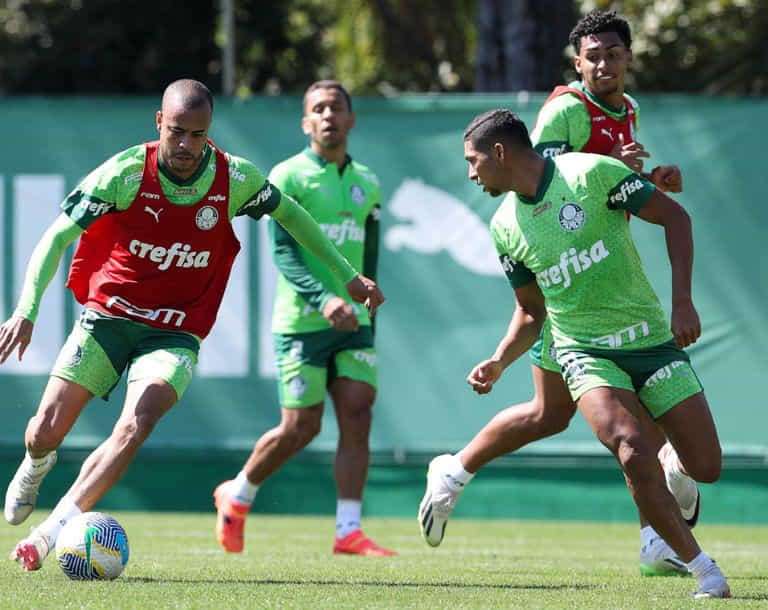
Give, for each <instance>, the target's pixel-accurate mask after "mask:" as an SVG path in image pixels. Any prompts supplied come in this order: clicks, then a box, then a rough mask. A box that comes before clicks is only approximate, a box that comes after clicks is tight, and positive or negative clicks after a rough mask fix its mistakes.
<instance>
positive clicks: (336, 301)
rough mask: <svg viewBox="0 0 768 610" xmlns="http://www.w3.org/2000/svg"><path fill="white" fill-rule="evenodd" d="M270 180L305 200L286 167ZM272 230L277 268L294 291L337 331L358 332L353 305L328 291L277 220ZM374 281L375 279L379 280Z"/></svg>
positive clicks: (271, 223) (274, 173) (281, 166)
mask: <svg viewBox="0 0 768 610" xmlns="http://www.w3.org/2000/svg"><path fill="white" fill-rule="evenodd" d="M269 181H270V182H271V183H272V184H274V185H275V186H276V187H277V188H279V189H280V191H281V192H282V193H284V194H286V195H290V196H291V197H293V198H294V200H296V202H297V203H298V202H300V201H301V188H300V186H299V185H298V184H296V182H295V180H294V176H293V174H292V173H291V171H290V170H289V169H288V168H286V167H285V166H283V165H278V166H276V167H275V168H274V169H273V170H272V171H271V172H270V174H269ZM269 231H270V237H271V238H272V252H273V259H274V261H275V266H276V267H277V268H278V270H279V271H280V273H281V274H282V275H283V277H284V278H285V279H286V281H287V282H288V283H289V284H290V285H291V287H292V288H293V290H294V291H295V292H296V293H297V294H299V295H300V296H301V297H302V298H303V299H304V300H305V301H306V302H307V303H309V304H310V305H311V306H312V307H314V308H315V309H317V310H318V311H319V312H321V313H322V314H323V317H324V318H325V319H326V320H328V322H329V323H330V324H331V326H333V328H335V329H336V330H342V331H354V330H357V328H358V321H357V316H356V315H355V312H354V310H353V309H352V306H351V305H349V304H348V303H347V302H346V301H345V300H344V299H342V298H341V297H340V296H338V295H336V294H334V293H333V292H332V291H330V290H328V289H327V288H326V287H325V286H324V285H323V283H322V282H321V281H320V280H319V279H317V278H316V277H315V276H314V275H313V274H312V272H311V271H310V270H309V267H308V266H307V264H306V261H305V260H304V257H303V256H302V255H301V251H300V250H299V244H298V242H297V241H296V239H294V237H293V236H292V235H291V234H290V233H289V232H288V231H286V230H285V228H283V226H282V225H280V224H279V223H277V222H274V221H273V222H270V223H269ZM365 275H367V274H365ZM368 277H370V276H368ZM371 279H374V280H375V278H371Z"/></svg>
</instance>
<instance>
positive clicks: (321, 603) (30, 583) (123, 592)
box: [0, 512, 768, 610]
mask: <svg viewBox="0 0 768 610" xmlns="http://www.w3.org/2000/svg"><path fill="white" fill-rule="evenodd" d="M113 514H114V516H116V517H117V518H118V520H119V521H120V522H121V523H122V524H123V526H124V527H125V529H126V531H127V532H128V538H129V541H130V546H131V559H130V562H129V564H128V567H127V568H126V571H125V572H124V574H123V575H122V576H121V577H120V578H119V579H118V580H116V581H113V582H103V583H100V582H72V581H70V580H68V579H67V578H66V577H65V576H64V574H63V573H62V572H61V571H60V570H59V568H58V565H57V564H56V561H55V558H53V557H49V559H48V561H47V562H46V564H45V566H44V567H43V569H42V570H41V571H40V572H36V573H32V574H27V573H23V572H22V571H21V570H20V569H19V568H18V566H17V565H16V564H15V563H13V562H11V561H2V562H0V608H14V609H21V608H30V609H35V610H37V609H43V608H100V609H102V608H103V609H107V608H108V609H109V610H117V609H118V608H125V609H132V610H133V609H137V608H147V609H156V608H206V609H210V608H216V609H217V608H231V609H239V608H334V609H340V608H430V609H437V608H450V609H454V608H478V609H479V608H483V609H485V608H526V609H527V608H534V609H540V608H542V609H543V608H568V609H569V610H581V609H582V608H601V609H602V608H610V609H614V608H632V609H635V608H654V609H656V608H691V607H697V606H700V605H701V604H706V605H708V606H712V605H720V604H728V607H729V608H736V607H739V608H741V607H743V608H766V607H768V527H734V526H714V525H707V524H706V523H702V525H701V526H700V527H699V528H698V529H697V531H698V534H699V539H700V541H701V543H702V545H703V546H704V548H705V549H706V550H707V551H708V552H709V553H710V554H711V555H713V556H714V557H715V558H716V559H717V560H718V563H719V564H720V565H721V566H722V567H723V569H724V571H725V572H726V573H727V574H728V576H729V578H730V582H731V589H732V591H733V594H734V598H735V599H732V600H728V601H720V600H704V601H699V602H694V600H692V599H691V597H690V594H691V592H692V590H693V589H694V588H695V583H694V581H693V580H692V579H690V578H641V577H640V576H639V574H638V567H637V553H638V533H637V528H636V527H635V526H633V525H630V524H614V523H604V524H600V523H577V522H573V523H571V522H532V521H470V520H459V519H456V520H454V521H452V522H451V523H450V524H449V526H448V530H447V534H446V539H445V541H444V542H443V545H442V546H441V547H440V548H439V549H432V548H429V547H427V546H426V544H424V543H423V541H422V540H421V538H420V536H419V533H418V526H417V524H416V521H415V518H414V519H408V520H403V519H387V520H383V519H367V520H366V521H365V525H366V530H367V531H368V532H369V533H370V534H371V535H372V536H373V537H374V538H375V539H376V540H378V541H379V542H381V543H382V544H384V545H387V546H392V547H394V548H396V549H397V550H398V551H399V552H400V556H399V557H395V558H386V559H385V558H357V557H338V556H333V555H332V554H331V553H330V547H331V542H332V540H331V536H332V528H333V520H332V518H331V517H312V518H296V517H265V516H261V515H254V516H252V517H251V518H250V521H249V523H248V527H247V540H246V551H245V553H243V554H242V555H240V556H232V555H225V554H224V553H223V552H220V551H219V548H218V546H217V545H216V543H215V541H214V539H213V524H214V515H213V514H212V513H211V514H173V513H135V512H134V513H128V512H126V513H113ZM41 517H42V513H37V514H35V515H33V516H32V517H31V518H30V520H29V522H30V523H37V522H39V521H40V519H41ZM26 530H27V526H26V525H23V526H20V527H11V526H9V525H6V524H5V523H3V525H2V526H0V549H1V550H2V552H3V553H6V552H8V551H10V549H11V548H12V547H13V545H14V543H15V542H16V541H17V539H18V538H19V537H20V536H21V535H23V534H24V533H25V532H26Z"/></svg>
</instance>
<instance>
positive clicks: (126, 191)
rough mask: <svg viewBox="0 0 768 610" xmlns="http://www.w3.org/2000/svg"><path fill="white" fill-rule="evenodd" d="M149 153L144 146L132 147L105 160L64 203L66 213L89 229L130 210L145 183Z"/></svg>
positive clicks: (62, 206)
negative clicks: (145, 167)
mask: <svg viewBox="0 0 768 610" xmlns="http://www.w3.org/2000/svg"><path fill="white" fill-rule="evenodd" d="M145 154H146V153H145V149H144V145H138V146H132V147H131V148H129V149H127V150H124V151H122V152H120V153H118V154H116V155H115V156H114V157H112V158H111V159H108V160H107V161H105V162H104V163H102V164H101V165H100V166H99V167H97V168H96V169H94V170H93V171H92V172H91V173H90V174H88V175H87V176H86V177H85V178H83V180H82V181H81V182H80V184H78V185H77V186H76V187H75V189H74V190H73V191H72V192H71V193H70V194H69V195H68V196H67V198H66V199H65V200H64V201H63V202H62V204H61V209H62V211H63V212H64V214H66V215H67V216H68V217H69V218H70V219H71V220H72V222H74V223H76V224H77V225H78V226H80V228H82V229H87V228H88V227H89V226H91V224H93V222H94V221H96V220H97V219H99V218H101V217H102V216H104V215H105V214H110V213H113V212H118V211H121V210H125V209H127V208H128V206H130V205H131V202H133V200H134V199H135V198H136V193H137V192H138V191H139V187H140V186H141V178H142V175H143V173H144V157H145Z"/></svg>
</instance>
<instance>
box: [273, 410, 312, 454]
mask: <svg viewBox="0 0 768 610" xmlns="http://www.w3.org/2000/svg"><path fill="white" fill-rule="evenodd" d="M320 428H321V419H320V417H314V416H311V417H296V418H295V419H291V420H290V421H287V422H283V423H282V424H281V425H280V428H279V432H278V437H279V439H280V444H281V445H283V447H285V448H286V449H288V450H289V451H291V452H292V453H295V452H296V451H299V450H300V449H303V448H304V447H306V446H307V445H309V443H310V442H312V439H314V438H315V437H316V436H317V435H318V434H320Z"/></svg>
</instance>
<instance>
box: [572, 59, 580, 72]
mask: <svg viewBox="0 0 768 610" xmlns="http://www.w3.org/2000/svg"><path fill="white" fill-rule="evenodd" d="M573 68H574V70H576V73H577V74H579V76H581V57H579V56H578V55H574V56H573Z"/></svg>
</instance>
